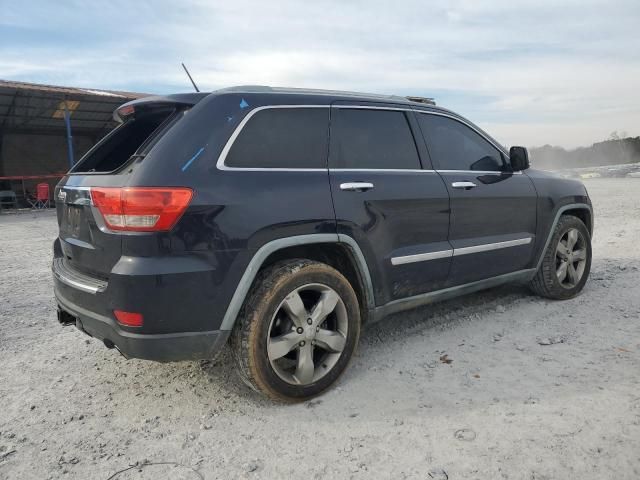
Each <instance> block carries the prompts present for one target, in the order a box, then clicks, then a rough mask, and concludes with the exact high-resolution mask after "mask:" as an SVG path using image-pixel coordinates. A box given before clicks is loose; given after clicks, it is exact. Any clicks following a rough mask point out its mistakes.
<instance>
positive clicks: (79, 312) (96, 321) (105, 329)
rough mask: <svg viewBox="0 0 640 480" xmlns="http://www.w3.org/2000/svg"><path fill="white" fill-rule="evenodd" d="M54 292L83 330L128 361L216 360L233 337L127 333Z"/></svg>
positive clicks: (224, 333) (220, 333) (209, 333)
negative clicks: (118, 352) (138, 359)
mask: <svg viewBox="0 0 640 480" xmlns="http://www.w3.org/2000/svg"><path fill="white" fill-rule="evenodd" d="M54 283H56V284H57V283H58V281H57V280H56V281H55V282H54ZM54 291H55V296H56V300H57V301H58V305H59V308H60V309H61V310H62V311H63V312H66V313H67V314H69V315H71V316H72V317H74V318H75V325H76V327H77V328H78V329H79V330H81V331H82V332H84V333H86V334H88V335H89V336H91V337H94V338H97V339H98V340H101V341H102V342H104V344H105V345H106V346H107V347H109V348H113V347H115V348H117V349H118V351H120V353H122V354H123V355H124V356H125V357H127V358H141V359H145V360H154V361H157V362H175V361H180V360H199V359H206V358H212V357H214V356H215V354H216V353H217V352H218V351H220V350H221V349H222V347H223V346H224V344H225V343H226V341H227V338H228V336H229V332H228V331H224V330H212V331H204V332H181V333H161V334H149V333H134V332H129V331H125V330H123V329H122V328H120V327H119V326H118V324H117V323H116V322H115V320H113V319H111V318H109V317H105V316H102V315H99V314H96V313H95V312H91V311H89V310H86V309H84V308H82V307H81V306H79V305H76V304H74V303H72V302H70V301H69V300H68V299H66V298H65V297H64V296H63V294H62V292H61V290H60V289H59V288H58V285H56V287H55V289H54Z"/></svg>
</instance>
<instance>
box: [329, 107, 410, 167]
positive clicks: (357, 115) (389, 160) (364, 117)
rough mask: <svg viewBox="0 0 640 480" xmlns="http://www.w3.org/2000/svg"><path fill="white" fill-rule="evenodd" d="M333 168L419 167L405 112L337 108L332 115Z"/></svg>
mask: <svg viewBox="0 0 640 480" xmlns="http://www.w3.org/2000/svg"><path fill="white" fill-rule="evenodd" d="M329 164H330V167H331V168H353V169H363V168H364V169H419V168H420V158H419V157H418V150H417V149H416V144H415V141H414V139H413V134H412V133H411V129H410V127H409V123H408V121H407V117H406V116H405V113H404V112H401V111H394V110H375V109H350V108H336V109H334V113H333V114H332V119H331V156H330V160H329Z"/></svg>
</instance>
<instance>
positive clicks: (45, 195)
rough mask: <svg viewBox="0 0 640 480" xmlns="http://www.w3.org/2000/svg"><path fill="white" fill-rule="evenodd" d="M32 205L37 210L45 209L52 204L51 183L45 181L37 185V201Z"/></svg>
mask: <svg viewBox="0 0 640 480" xmlns="http://www.w3.org/2000/svg"><path fill="white" fill-rule="evenodd" d="M31 205H32V207H33V209H35V210H43V209H45V208H49V207H50V206H51V205H50V201H49V184H48V183H44V182H43V183H39V184H38V185H36V201H35V203H32V204H31Z"/></svg>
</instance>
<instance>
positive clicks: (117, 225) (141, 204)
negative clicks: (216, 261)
mask: <svg viewBox="0 0 640 480" xmlns="http://www.w3.org/2000/svg"><path fill="white" fill-rule="evenodd" d="M192 197H193V191H192V190H191V189H190V188H171V187H166V188H165V187H131V188H101V187H91V201H92V203H93V205H94V206H95V207H96V208H97V209H98V210H99V211H100V213H101V214H102V217H103V218H104V222H105V223H106V225H107V226H108V227H109V228H110V229H111V230H123V231H129V232H164V231H168V230H171V229H172V228H173V226H174V225H175V224H176V223H177V221H178V220H179V219H180V217H181V216H182V214H183V213H184V211H185V210H186V209H187V207H188V206H189V202H191V198H192Z"/></svg>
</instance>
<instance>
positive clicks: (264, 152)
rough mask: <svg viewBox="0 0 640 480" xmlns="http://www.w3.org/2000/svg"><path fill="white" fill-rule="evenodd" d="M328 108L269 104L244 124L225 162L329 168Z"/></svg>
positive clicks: (254, 166)
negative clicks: (271, 105) (280, 106)
mask: <svg viewBox="0 0 640 480" xmlns="http://www.w3.org/2000/svg"><path fill="white" fill-rule="evenodd" d="M328 134H329V109H328V108H268V109H265V110H261V111H259V112H257V113H256V114H255V115H253V116H252V117H251V118H250V119H249V121H248V122H247V124H246V125H245V126H244V128H243V129H242V131H241V132H240V134H239V135H238V137H237V138H236V140H235V142H234V143H233V146H232V147H231V149H230V150H229V154H228V155H227V158H226V159H225V162H224V163H225V165H226V166H228V167H235V168H327V149H328Z"/></svg>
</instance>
